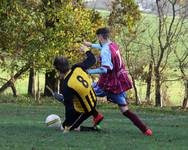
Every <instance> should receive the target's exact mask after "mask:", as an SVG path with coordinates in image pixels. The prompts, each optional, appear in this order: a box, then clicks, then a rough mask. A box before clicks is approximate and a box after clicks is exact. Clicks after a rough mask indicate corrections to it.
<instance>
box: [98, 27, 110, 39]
mask: <svg viewBox="0 0 188 150" xmlns="http://www.w3.org/2000/svg"><path fill="white" fill-rule="evenodd" d="M109 34H110V30H109V29H108V28H107V27H104V28H99V29H97V31H96V35H102V37H103V38H104V39H106V40H107V39H108V38H109Z"/></svg>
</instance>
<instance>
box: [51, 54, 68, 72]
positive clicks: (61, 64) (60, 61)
mask: <svg viewBox="0 0 188 150" xmlns="http://www.w3.org/2000/svg"><path fill="white" fill-rule="evenodd" d="M53 65H54V67H55V68H56V69H57V70H58V71H60V72H61V73H66V72H67V71H68V70H69V62H68V59H67V58H65V57H56V58H55V59H54V63H53Z"/></svg>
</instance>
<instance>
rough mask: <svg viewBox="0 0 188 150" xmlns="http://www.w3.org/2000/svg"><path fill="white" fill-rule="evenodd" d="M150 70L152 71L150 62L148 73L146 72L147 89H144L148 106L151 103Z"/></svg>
mask: <svg viewBox="0 0 188 150" xmlns="http://www.w3.org/2000/svg"><path fill="white" fill-rule="evenodd" d="M152 69H153V65H152V62H150V64H149V72H148V76H147V79H146V83H147V88H146V101H147V103H148V104H150V103H151V97H150V96H151V80H152Z"/></svg>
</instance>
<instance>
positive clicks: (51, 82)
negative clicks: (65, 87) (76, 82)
mask: <svg viewBox="0 0 188 150" xmlns="http://www.w3.org/2000/svg"><path fill="white" fill-rule="evenodd" d="M55 74H56V72H55V71H52V72H46V74H45V89H44V96H52V93H51V92H50V91H49V90H48V88H46V86H48V87H50V88H51V89H52V90H53V91H56V92H57V91H58V80H57V78H55Z"/></svg>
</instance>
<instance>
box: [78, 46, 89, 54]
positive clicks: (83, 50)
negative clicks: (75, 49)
mask: <svg viewBox="0 0 188 150" xmlns="http://www.w3.org/2000/svg"><path fill="white" fill-rule="evenodd" d="M80 51H81V52H85V53H86V52H87V51H89V48H88V47H86V46H84V45H82V46H81V47H80Z"/></svg>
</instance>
